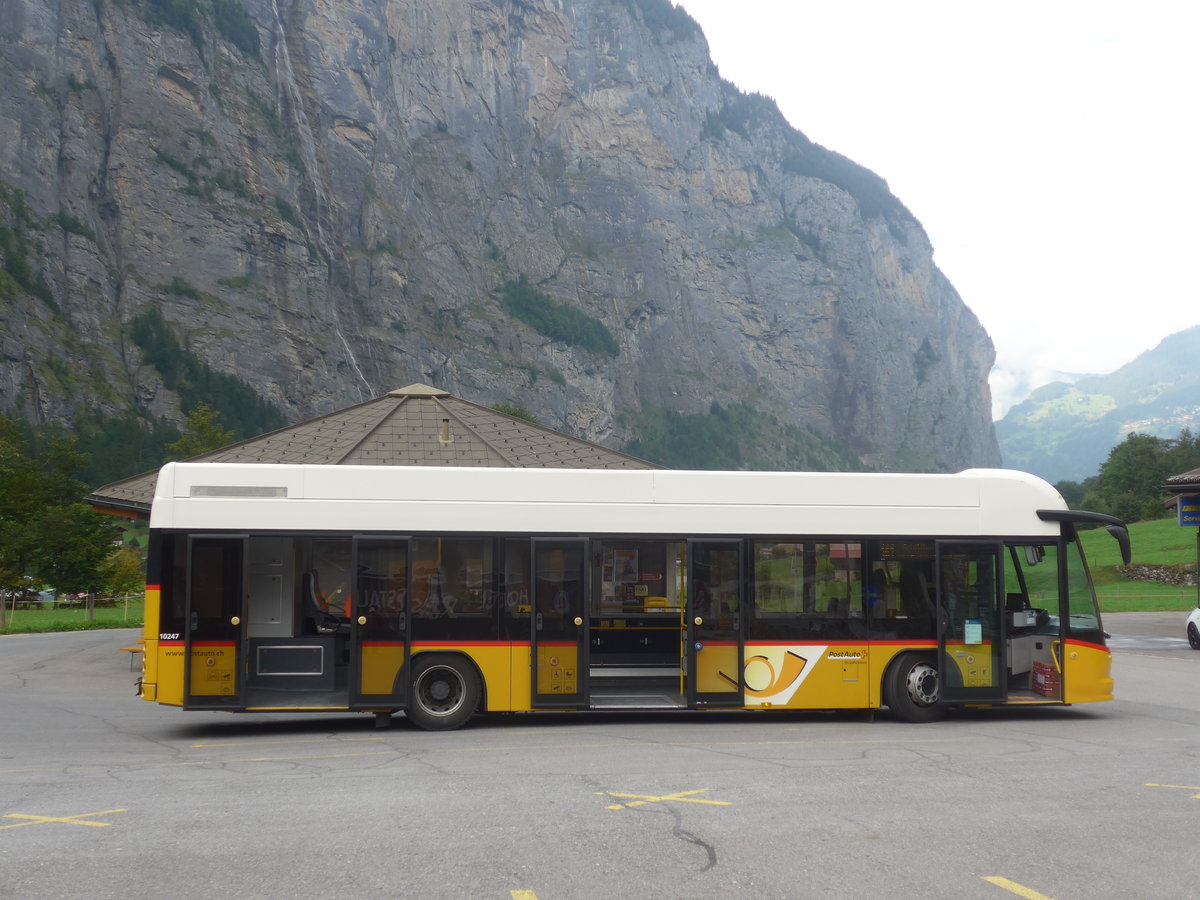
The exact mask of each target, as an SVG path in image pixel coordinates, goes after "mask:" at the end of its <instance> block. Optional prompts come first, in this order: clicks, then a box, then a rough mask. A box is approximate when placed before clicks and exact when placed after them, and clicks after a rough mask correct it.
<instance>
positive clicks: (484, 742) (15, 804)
mask: <svg viewBox="0 0 1200 900" xmlns="http://www.w3.org/2000/svg"><path fill="white" fill-rule="evenodd" d="M1139 616H1146V617H1145V618H1138V617H1139ZM1184 617H1185V614H1180V613H1171V614H1124V615H1115V616H1112V615H1110V616H1109V617H1107V618H1106V627H1107V628H1108V629H1109V631H1111V632H1112V633H1113V634H1114V640H1113V645H1114V674H1115V677H1116V680H1117V689H1116V691H1117V699H1116V700H1115V701H1114V702H1113V703H1107V704H1099V705H1095V706H1081V707H1076V708H1070V709H1043V710H992V711H969V712H963V713H960V714H956V715H953V716H951V717H949V718H948V719H946V720H945V721H943V722H939V723H935V724H931V725H904V724H900V723H898V722H895V721H893V720H892V719H891V717H890V716H889V715H888V714H887V713H886V711H884V712H881V713H880V714H879V715H877V716H875V717H874V719H873V720H872V719H871V718H869V717H868V716H866V715H864V714H837V715H834V714H793V713H674V714H642V715H628V714H620V715H617V714H594V713H593V714H541V715H531V716H497V717H487V718H483V719H480V720H479V721H478V723H477V724H474V725H473V726H472V727H469V728H467V729H464V730H462V731H457V732H451V733H442V734H439V733H427V732H421V731H417V730H415V729H413V728H411V727H409V726H407V724H406V723H404V722H403V720H398V721H397V722H396V724H395V726H394V727H393V728H391V729H388V730H384V731H378V730H376V729H375V728H374V721H373V719H372V718H371V717H370V716H346V715H328V716H291V715H285V716H278V717H268V716H259V715H247V716H236V715H231V714H218V713H184V712H181V711H179V710H175V709H170V708H166V707H159V706H157V705H155V704H150V703H146V702H143V701H140V700H137V699H135V698H134V696H133V676H132V675H131V674H130V673H129V671H128V659H127V657H126V655H125V654H122V653H121V652H120V650H119V648H120V647H121V646H124V645H125V644H126V643H127V642H128V641H129V640H130V639H131V634H130V633H129V632H85V633H73V634H52V635H28V636H24V635H17V636H11V637H4V638H0V721H2V722H3V723H4V726H3V737H2V738H0V897H79V896H89V897H161V896H175V897H182V898H187V897H223V896H254V897H289V898H298V897H329V896H332V895H350V894H353V895H355V896H359V897H413V898H442V897H444V898H498V900H511V898H515V900H535V898H536V900H564V898H609V897H611V898H630V897H655V898H658V897H680V898H684V897H687V898H697V897H725V896H731V895H732V896H747V895H753V896H757V897H768V898H770V897H779V898H791V897H818V896H839V897H880V896H889V897H909V896H912V897H918V896H919V897H925V898H937V897H981V898H987V897H993V898H1001V900H1002V898H1004V897H1013V896H1025V897H1038V896H1043V897H1053V898H1057V900H1068V898H1082V897H1087V898H1097V897H1148V896H1163V897H1166V896H1170V897H1188V896H1198V895H1200V888H1197V886H1196V879H1195V876H1194V872H1193V871H1192V867H1190V866H1189V865H1187V861H1188V860H1190V858H1191V857H1192V855H1193V845H1194V829H1195V823H1196V821H1197V815H1198V814H1200V765H1198V763H1197V757H1198V756H1200V652H1196V651H1192V650H1190V649H1189V648H1188V647H1187V643H1186V640H1184V639H1183V624H1182V623H1183V619H1184Z"/></svg>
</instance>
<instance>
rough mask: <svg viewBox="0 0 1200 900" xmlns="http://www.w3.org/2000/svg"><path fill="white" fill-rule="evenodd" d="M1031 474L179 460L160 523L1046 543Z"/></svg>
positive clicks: (1039, 489) (166, 474)
mask: <svg viewBox="0 0 1200 900" xmlns="http://www.w3.org/2000/svg"><path fill="white" fill-rule="evenodd" d="M1038 509H1066V504H1065V503H1064V502H1063V500H1062V498H1061V497H1060V496H1059V495H1058V493H1057V492H1056V491H1055V490H1054V489H1053V488H1052V487H1051V486H1050V485H1049V484H1047V483H1046V482H1044V481H1042V480H1041V479H1039V478H1036V477H1034V476H1032V475H1026V474H1024V473H1021V472H1012V471H1006V470H992V469H976V470H969V471H966V472H961V473H959V474H957V475H919V474H903V475H890V474H852V473H813V472H705V471H676V470H636V469H633V470H612V469H507V468H506V469H493V468H450V467H409V466H377V467H376V466H292V465H271V464H225V463H170V464H168V465H167V466H165V467H164V468H163V470H162V472H161V473H160V475H159V479H158V484H157V487H156V490H155V500H154V506H153V510H152V513H151V519H150V524H151V527H153V528H175V529H184V530H189V531H197V530H221V531H229V530H233V531H262V530H271V531H331V532H332V531H342V532H390V533H395V534H406V533H410V532H457V533H493V532H495V533H516V534H530V533H533V534H537V533H558V534H647V535H649V534H664V535H741V534H773V535H828V536H839V535H846V536H852V535H860V534H862V535H868V534H870V535H887V534H900V535H905V534H907V535H945V536H953V535H966V536H987V535H997V536H1001V535H1030V536H1035V535H1045V536H1053V535H1056V534H1057V533H1058V529H1059V526H1058V525H1057V524H1056V523H1053V522H1042V521H1041V520H1040V519H1038V517H1037V515H1036V510H1038Z"/></svg>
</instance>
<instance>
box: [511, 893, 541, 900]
mask: <svg viewBox="0 0 1200 900" xmlns="http://www.w3.org/2000/svg"><path fill="white" fill-rule="evenodd" d="M508 893H509V895H510V896H511V897H512V900H537V894H535V893H534V892H533V891H509V892H508Z"/></svg>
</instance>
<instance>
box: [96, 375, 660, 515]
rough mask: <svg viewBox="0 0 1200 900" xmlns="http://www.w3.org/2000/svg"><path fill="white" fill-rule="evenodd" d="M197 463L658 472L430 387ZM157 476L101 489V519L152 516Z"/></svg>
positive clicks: (226, 450)
mask: <svg viewBox="0 0 1200 900" xmlns="http://www.w3.org/2000/svg"><path fill="white" fill-rule="evenodd" d="M192 461H193V462H238V463H303V464H309V465H334V466H348V465H370V466H499V467H511V468H552V469H658V468H661V467H660V466H657V465H655V464H654V463H650V462H646V461H645V460H641V459H637V458H636V457H633V456H628V455H626V454H624V453H618V452H617V451H615V450H609V449H607V448H605V447H601V446H599V445H598V444H591V443H588V442H587V441H581V440H579V439H578V438H573V437H569V436H567V435H565V434H560V433H559V432H557V431H554V430H552V429H550V428H544V427H542V426H541V425H535V424H533V423H532V422H527V421H525V420H524V419H519V418H516V417H514V416H509V415H505V414H504V413H501V412H497V411H496V410H494V409H489V408H488V407H486V406H479V405H477V404H475V403H470V402H468V401H466V400H462V399H460V398H458V397H454V396H452V395H450V394H448V393H446V392H445V391H439V390H437V389H436V388H431V387H429V386H428V385H424V384H412V385H409V386H408V387H406V388H400V389H399V390H395V391H390V392H389V393H387V394H384V395H383V396H382V397H376V398H375V399H373V400H368V401H367V402H365V403H360V404H358V405H357V406H351V407H348V408H346V409H343V410H339V411H338V412H334V413H330V414H328V415H325V416H320V417H319V418H316V419H310V420H309V421H307V422H301V423H300V424H298V425H293V426H291V427H289V428H282V429H280V430H278V431H272V432H270V433H268V434H264V435H260V436H259V437H255V438H250V439H249V440H246V441H241V442H239V443H236V444H230V445H229V446H227V447H222V448H221V449H219V450H214V451H212V452H211V453H204V454H201V455H200V456H197V457H194V458H193V460H192ZM157 478H158V470H154V471H152V472H144V473H142V474H141V475H134V476H132V477H131V478H125V479H123V480H121V481H114V482H113V483H112V484H107V485H105V486H104V487H102V488H98V489H96V491H94V492H93V493H92V494H90V495H89V496H88V497H87V498H86V502H88V503H90V504H91V505H92V506H94V507H96V508H97V509H99V510H101V511H103V512H111V513H114V514H117V515H127V516H128V515H132V516H138V517H145V516H148V515H149V514H150V503H151V501H152V500H153V499H154V485H155V482H156V480H157Z"/></svg>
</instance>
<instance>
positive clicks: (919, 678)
mask: <svg viewBox="0 0 1200 900" xmlns="http://www.w3.org/2000/svg"><path fill="white" fill-rule="evenodd" d="M886 687H887V690H886V691H885V696H886V697H887V704H888V706H889V707H891V710H892V714H893V715H894V716H895V717H896V718H897V719H900V720H901V721H902V722H936V721H937V720H938V719H940V718H942V716H944V715H945V712H946V711H945V708H944V707H943V706H942V705H941V704H940V703H939V702H938V701H939V700H940V699H941V693H942V689H941V678H940V676H939V675H938V670H937V666H936V665H934V662H933V660H932V659H930V658H929V657H927V656H923V655H909V656H903V657H901V658H900V659H898V660H896V662H895V663H893V664H892V667H891V668H890V669H889V670H888V681H887V685H886Z"/></svg>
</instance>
